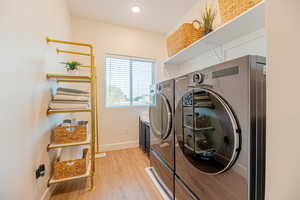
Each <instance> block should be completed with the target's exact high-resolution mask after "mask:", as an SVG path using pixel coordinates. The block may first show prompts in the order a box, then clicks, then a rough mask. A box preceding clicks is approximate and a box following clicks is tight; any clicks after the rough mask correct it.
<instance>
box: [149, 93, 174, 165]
mask: <svg viewBox="0 0 300 200" xmlns="http://www.w3.org/2000/svg"><path fill="white" fill-rule="evenodd" d="M155 96H156V98H155V103H154V105H152V106H151V107H150V111H149V114H150V115H149V118H150V127H151V138H150V146H151V151H155V152H156V153H157V154H158V155H159V157H160V159H161V160H163V161H165V162H166V163H167V165H168V166H169V167H170V168H171V169H173V165H174V154H173V148H174V145H173V143H174V137H173V136H174V135H173V134H171V133H172V132H171V131H172V110H171V107H170V103H169V100H168V99H167V97H166V96H165V95H164V94H162V93H157V94H155Z"/></svg>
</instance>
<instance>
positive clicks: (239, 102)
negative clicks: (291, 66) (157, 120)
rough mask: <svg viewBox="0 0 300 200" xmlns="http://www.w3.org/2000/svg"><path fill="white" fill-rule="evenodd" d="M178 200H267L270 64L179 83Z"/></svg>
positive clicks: (252, 59)
mask: <svg viewBox="0 0 300 200" xmlns="http://www.w3.org/2000/svg"><path fill="white" fill-rule="evenodd" d="M175 92H176V95H175V163H176V166H175V168H176V169H175V174H176V176H175V198H176V199H177V200H189V199H196V200H197V199H201V200H263V199H264V170H265V114H266V108H265V102H266V99H265V95H266V86H265V58H263V57H259V56H245V57H241V58H238V59H235V60H232V61H228V62H225V63H223V64H218V65H215V66H212V67H208V68H206V69H203V70H200V71H197V72H193V73H190V74H187V75H185V76H182V77H179V78H177V79H176V80H175Z"/></svg>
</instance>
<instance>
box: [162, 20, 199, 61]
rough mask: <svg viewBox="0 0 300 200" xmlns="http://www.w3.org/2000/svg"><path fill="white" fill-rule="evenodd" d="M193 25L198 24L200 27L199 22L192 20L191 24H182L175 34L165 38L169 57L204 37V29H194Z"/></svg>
mask: <svg viewBox="0 0 300 200" xmlns="http://www.w3.org/2000/svg"><path fill="white" fill-rule="evenodd" d="M195 23H198V24H199V27H200V22H199V21H198V20H194V21H193V22H192V23H185V24H182V25H181V26H180V27H179V29H178V30H177V31H176V32H174V33H172V34H171V35H170V36H169V37H168V38H167V48H168V55H169V56H173V55H175V54H176V53H177V52H179V51H180V50H182V49H184V48H186V47H188V46H189V45H191V44H192V43H194V42H195V41H197V40H199V39H200V38H201V37H202V36H203V35H204V29H203V28H202V27H201V28H199V29H196V28H195V27H194V24H195Z"/></svg>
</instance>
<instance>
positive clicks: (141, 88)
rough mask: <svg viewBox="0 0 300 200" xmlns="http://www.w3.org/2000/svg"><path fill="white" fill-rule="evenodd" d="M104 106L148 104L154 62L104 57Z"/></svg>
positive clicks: (149, 101)
mask: <svg viewBox="0 0 300 200" xmlns="http://www.w3.org/2000/svg"><path fill="white" fill-rule="evenodd" d="M105 65H106V106H107V107H120V106H132V105H133V106H136V105H149V104H150V103H151V102H152V100H151V97H150V86H151V85H152V84H153V83H154V79H153V68H154V62H153V61H147V60H139V59H131V58H124V57H114V56H107V57H106V62H105Z"/></svg>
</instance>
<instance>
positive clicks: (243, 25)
mask: <svg viewBox="0 0 300 200" xmlns="http://www.w3.org/2000/svg"><path fill="white" fill-rule="evenodd" d="M264 27H265V1H263V2H261V3H259V4H257V5H256V6H254V7H253V8H251V9H249V10H248V11H246V12H245V13H243V14H241V15H240V16H238V17H236V18H234V19H233V20H231V21H230V22H228V23H226V24H223V25H222V26H220V27H218V28H217V29H216V30H214V31H213V32H211V33H209V34H208V35H206V36H204V37H203V38H201V39H200V40H198V41H197V42H195V43H193V44H191V45H190V46H188V47H187V48H185V49H183V50H181V51H180V52H178V53H177V54H175V55H174V56H172V57H170V58H168V59H167V60H166V61H165V62H164V64H165V66H168V65H180V64H182V63H185V62H187V61H188V60H191V59H193V58H196V57H197V56H199V55H201V54H202V53H204V52H207V51H210V50H213V49H215V48H216V47H218V46H220V45H222V44H225V43H227V42H230V41H233V40H234V39H237V38H239V37H242V36H244V35H247V34H249V33H252V32H255V31H257V30H260V29H263V28H264Z"/></svg>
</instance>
